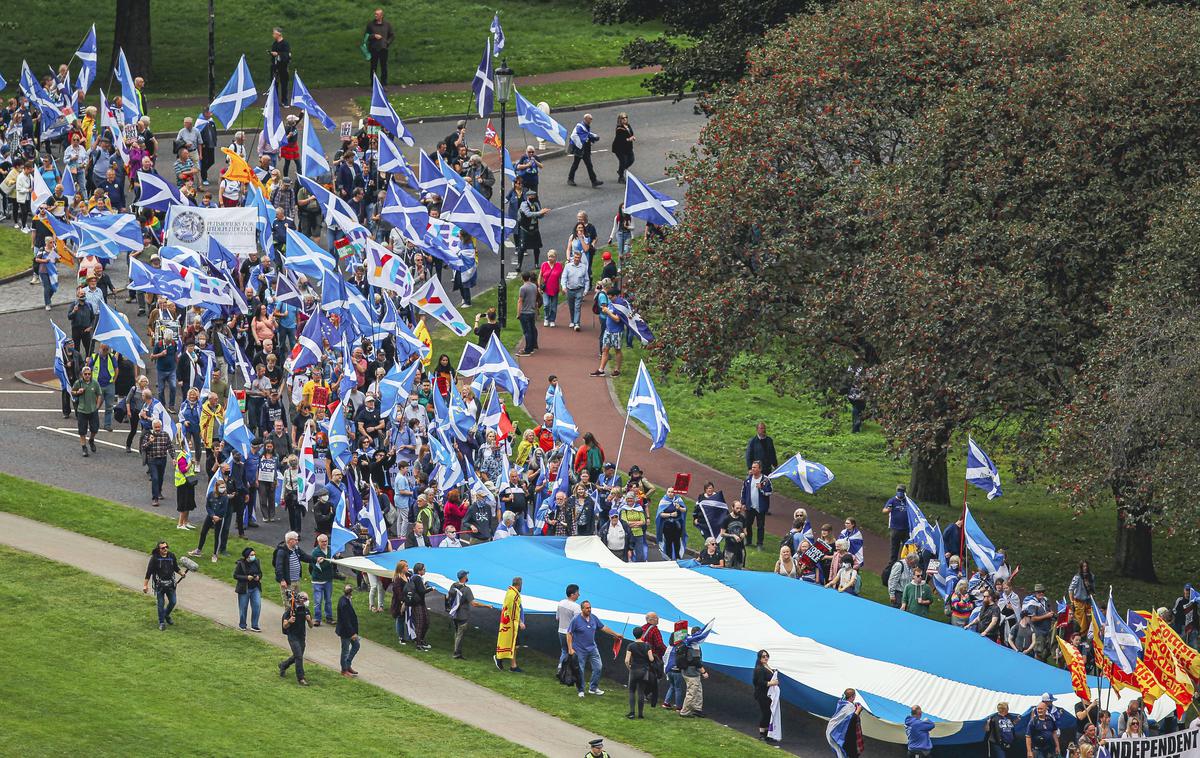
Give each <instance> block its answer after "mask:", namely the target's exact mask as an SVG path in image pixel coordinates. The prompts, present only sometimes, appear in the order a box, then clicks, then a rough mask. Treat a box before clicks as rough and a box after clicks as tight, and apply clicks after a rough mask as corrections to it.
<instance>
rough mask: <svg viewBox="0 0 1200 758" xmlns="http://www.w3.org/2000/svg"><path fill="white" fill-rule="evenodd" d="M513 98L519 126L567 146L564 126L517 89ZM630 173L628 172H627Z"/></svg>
mask: <svg viewBox="0 0 1200 758" xmlns="http://www.w3.org/2000/svg"><path fill="white" fill-rule="evenodd" d="M513 98H514V99H515V100H516V103H517V126H519V127H521V128H522V129H524V130H525V131H527V132H529V133H530V134H532V135H533V136H535V137H539V138H541V139H544V140H546V141H548V142H553V143H554V144H556V145H558V146H560V147H566V146H567V129H566V127H564V126H563V125H562V124H560V123H558V122H557V121H555V120H554V119H552V118H550V117H549V116H548V115H546V114H545V113H542V112H541V110H539V109H538V107H537V106H536V105H534V104H533V103H531V102H529V101H528V100H526V99H525V98H524V97H523V96H522V95H521V93H520V92H517V90H516V88H515V87H514V88H513ZM626 173H628V172H626Z"/></svg>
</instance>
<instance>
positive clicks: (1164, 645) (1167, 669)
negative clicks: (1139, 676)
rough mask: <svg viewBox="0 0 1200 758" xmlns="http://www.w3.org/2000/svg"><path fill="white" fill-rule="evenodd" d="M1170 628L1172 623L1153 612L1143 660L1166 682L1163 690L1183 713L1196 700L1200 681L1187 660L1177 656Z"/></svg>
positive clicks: (1160, 679)
mask: <svg viewBox="0 0 1200 758" xmlns="http://www.w3.org/2000/svg"><path fill="white" fill-rule="evenodd" d="M1168 631H1170V627H1168V626H1167V624H1166V622H1165V621H1163V620H1162V619H1160V618H1159V617H1158V614H1151V615H1150V625H1149V626H1148V627H1146V637H1145V639H1144V640H1143V641H1142V645H1143V649H1144V651H1145V652H1144V653H1143V655H1142V660H1143V661H1144V662H1145V664H1146V668H1148V669H1149V670H1150V671H1151V673H1153V674H1154V677H1155V678H1156V679H1158V681H1159V684H1161V685H1162V689H1163V693H1164V694H1165V695H1167V697H1169V698H1171V699H1172V700H1174V701H1175V712H1176V714H1177V715H1178V716H1182V715H1183V712H1184V711H1185V710H1186V709H1187V707H1188V706H1189V705H1190V704H1191V702H1192V697H1193V696H1194V695H1195V693H1196V685H1195V684H1194V683H1193V682H1192V679H1191V677H1190V676H1189V675H1188V673H1187V671H1186V670H1185V668H1184V666H1183V664H1181V663H1180V662H1179V659H1178V658H1176V657H1175V652H1174V650H1172V647H1171V643H1170V641H1169V636H1168V635H1167V634H1166V632H1168Z"/></svg>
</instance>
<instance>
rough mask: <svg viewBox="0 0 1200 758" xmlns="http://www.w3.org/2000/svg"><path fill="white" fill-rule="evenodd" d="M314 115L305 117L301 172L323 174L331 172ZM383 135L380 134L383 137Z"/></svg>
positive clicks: (302, 135) (308, 174) (301, 149)
mask: <svg viewBox="0 0 1200 758" xmlns="http://www.w3.org/2000/svg"><path fill="white" fill-rule="evenodd" d="M312 119H313V117H312V116H305V117H304V131H303V132H302V133H301V137H300V173H302V174H305V175H306V176H321V175H323V174H328V173H329V161H327V160H326V159H325V148H323V147H321V141H320V140H319V139H317V132H316V130H315V129H313V125H312ZM382 137H383V135H382V134H381V135H380V138H382Z"/></svg>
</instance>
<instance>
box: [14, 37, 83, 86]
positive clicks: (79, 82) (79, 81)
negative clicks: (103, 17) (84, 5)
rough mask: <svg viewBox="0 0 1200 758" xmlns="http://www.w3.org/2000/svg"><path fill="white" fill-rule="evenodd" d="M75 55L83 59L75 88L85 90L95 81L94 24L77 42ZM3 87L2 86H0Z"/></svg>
mask: <svg viewBox="0 0 1200 758" xmlns="http://www.w3.org/2000/svg"><path fill="white" fill-rule="evenodd" d="M75 57H76V58H78V59H79V60H81V61H83V65H82V66H81V67H80V69H79V77H78V78H77V79H76V80H75V88H76V89H81V90H83V91H84V92H87V91H88V89H89V88H91V86H92V82H94V81H96V25H95V24H92V28H91V29H90V30H89V31H88V33H87V36H86V37H84V38H83V42H81V43H79V49H78V50H76V51H75ZM0 89H3V87H0Z"/></svg>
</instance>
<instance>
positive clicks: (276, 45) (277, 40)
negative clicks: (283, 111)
mask: <svg viewBox="0 0 1200 758" xmlns="http://www.w3.org/2000/svg"><path fill="white" fill-rule="evenodd" d="M271 37H272V39H273V40H274V41H273V42H272V43H271V77H272V78H273V79H274V80H275V93H276V94H277V95H279V102H280V103H282V104H283V105H284V106H287V105H288V64H289V63H291V62H292V46H291V44H289V43H288V41H287V40H285V39H284V38H283V30H282V29H280V28H279V27H278V26H277V27H275V28H274V29H272V30H271Z"/></svg>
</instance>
